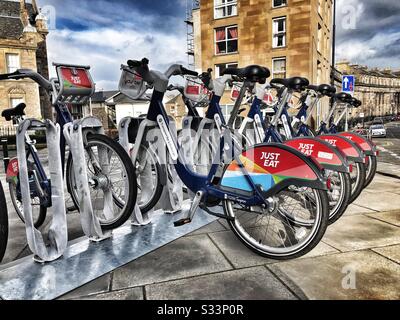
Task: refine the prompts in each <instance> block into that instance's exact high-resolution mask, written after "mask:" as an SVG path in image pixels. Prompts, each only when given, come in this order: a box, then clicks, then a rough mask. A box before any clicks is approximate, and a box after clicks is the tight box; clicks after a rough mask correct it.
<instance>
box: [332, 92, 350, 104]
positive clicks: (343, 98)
mask: <svg viewBox="0 0 400 320" xmlns="http://www.w3.org/2000/svg"><path fill="white" fill-rule="evenodd" d="M335 99H336V100H337V101H340V102H343V103H351V100H352V99H353V97H352V96H351V95H350V94H348V93H345V92H340V93H338V94H336V95H335Z"/></svg>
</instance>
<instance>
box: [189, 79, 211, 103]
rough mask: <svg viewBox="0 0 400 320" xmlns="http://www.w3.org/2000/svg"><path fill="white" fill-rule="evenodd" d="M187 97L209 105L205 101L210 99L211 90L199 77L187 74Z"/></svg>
mask: <svg viewBox="0 0 400 320" xmlns="http://www.w3.org/2000/svg"><path fill="white" fill-rule="evenodd" d="M185 78H186V84H185V97H186V98H188V99H189V100H191V101H193V102H195V103H198V105H199V106H200V105H203V104H202V103H203V102H204V105H205V106H208V104H206V103H205V102H208V101H209V96H210V92H209V91H208V89H207V88H206V87H205V86H204V84H203V83H202V82H201V80H200V79H199V78H195V77H189V76H186V77H185Z"/></svg>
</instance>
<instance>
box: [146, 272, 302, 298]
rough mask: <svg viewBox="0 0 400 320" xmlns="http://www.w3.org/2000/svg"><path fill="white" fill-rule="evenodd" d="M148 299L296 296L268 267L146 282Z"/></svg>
mask: <svg viewBox="0 0 400 320" xmlns="http://www.w3.org/2000/svg"><path fill="white" fill-rule="evenodd" d="M145 289H146V297H147V299H148V300H296V299H297V298H296V296H295V295H294V294H293V293H292V292H290V291H289V290H288V288H287V287H286V286H284V285H283V284H282V282H280V281H279V280H278V279H277V278H276V277H275V276H274V275H273V274H272V273H271V272H270V271H268V270H267V269H266V268H265V267H254V268H248V269H241V270H234V271H228V272H223V273H217V274H212V275H208V276H200V277H195V278H191V279H184V280H178V281H173V282H167V283H162V284H155V285H149V286H146V288H145Z"/></svg>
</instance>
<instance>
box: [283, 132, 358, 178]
mask: <svg viewBox="0 0 400 320" xmlns="http://www.w3.org/2000/svg"><path fill="white" fill-rule="evenodd" d="M284 144H285V145H287V146H289V147H292V148H294V149H296V150H299V151H300V152H301V153H303V154H304V155H305V156H307V157H311V158H313V159H314V160H315V161H317V162H318V163H319V164H320V165H321V166H322V167H323V168H324V169H327V170H333V171H337V172H346V173H349V172H350V166H349V164H348V162H347V159H346V155H345V154H344V153H342V152H341V151H340V150H339V149H337V148H335V147H333V146H332V145H330V144H329V143H328V142H325V141H322V140H319V139H316V138H311V137H301V138H295V139H292V140H288V141H285V142H284Z"/></svg>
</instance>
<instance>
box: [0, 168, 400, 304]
mask: <svg viewBox="0 0 400 320" xmlns="http://www.w3.org/2000/svg"><path fill="white" fill-rule="evenodd" d="M383 168H384V169H385V170H387V169H386V166H385V165H383ZM0 178H1V179H4V175H0ZM9 210H10V215H11V241H10V243H11V245H10V249H9V251H8V252H7V260H8V261H11V260H13V259H15V258H16V257H22V256H25V255H29V254H30V253H29V250H28V249H27V248H26V241H25V238H24V237H25V234H24V226H23V224H22V223H21V222H20V221H19V220H18V218H17V217H16V215H15V213H14V212H13V210H12V207H11V205H10V206H9ZM68 220H69V222H70V227H69V229H70V240H72V239H75V238H77V237H80V236H81V235H82V232H81V230H80V227H79V216H78V215H77V213H73V214H70V215H68ZM6 262H7V261H6ZM399 288H400V179H395V178H392V177H388V176H384V175H380V174H378V175H377V176H376V178H375V180H374V181H373V183H372V184H371V186H370V187H369V188H368V189H367V190H365V191H364V192H363V194H362V195H361V197H360V198H359V199H358V200H357V201H356V202H355V203H354V204H352V205H351V206H350V207H349V209H348V211H347V212H346V214H345V215H344V217H343V218H342V219H341V220H339V221H338V222H337V223H336V224H334V225H333V226H331V227H330V228H329V230H328V231H327V233H326V236H325V238H324V239H323V241H322V242H321V243H320V244H319V245H318V246H317V247H316V248H315V249H314V250H313V251H312V252H311V253H309V254H308V255H307V256H305V257H302V258H300V259H297V260H293V261H286V262H278V261H274V260H269V259H265V258H262V257H260V256H257V255H256V254H254V253H252V252H251V251H249V250H248V249H247V248H246V247H245V246H244V245H243V244H241V242H240V241H238V239H237V238H236V237H235V236H234V235H233V233H232V232H231V231H230V230H229V227H228V225H227V223H226V222H225V221H216V222H214V223H212V224H210V225H208V226H206V227H204V228H202V229H200V230H198V231H196V232H194V233H192V234H190V235H188V236H186V237H183V238H180V239H178V240H176V241H175V242H173V243H170V244H169V245H166V246H164V247H162V248H159V249H158V250H156V251H154V252H152V253H150V254H148V255H146V256H143V257H141V258H140V259H138V260H135V261H133V262H131V263H129V264H128V265H126V266H124V267H121V268H119V269H116V270H114V271H113V272H111V273H109V274H107V275H105V276H103V277H101V278H99V279H97V280H95V281H93V282H91V283H89V284H87V285H85V286H83V287H81V288H78V289H76V290H74V291H72V292H70V293H68V294H67V295H65V296H63V297H61V299H79V300H87V299H88V300H90V299H95V300H143V299H146V300H153V299H162V300H177V299H189V300H190V299H200V300H206V299H211V300H212V299H228V300H245V299H261V300H275V299H279V300H293V299H400V290H399Z"/></svg>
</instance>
